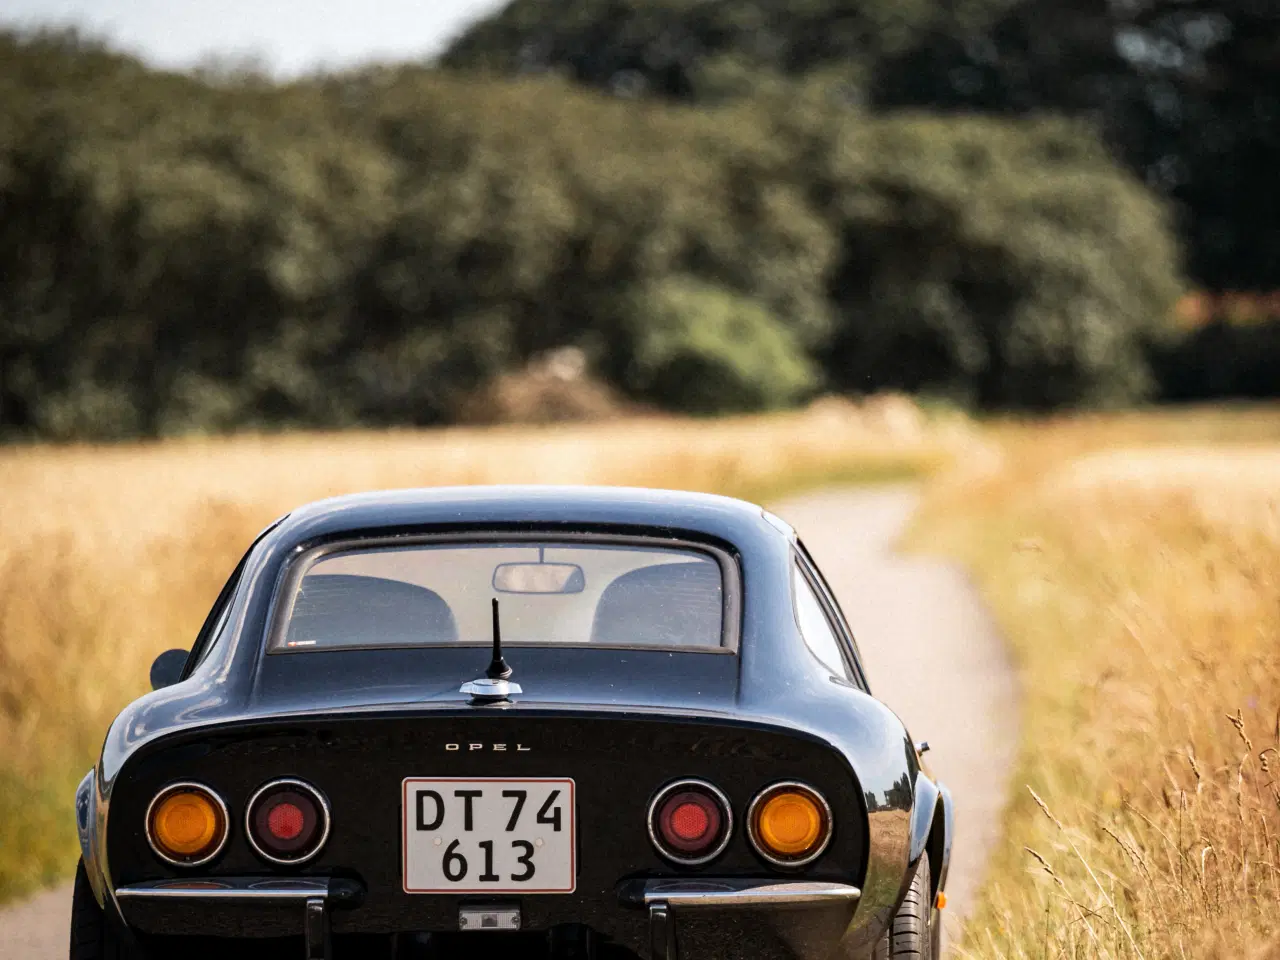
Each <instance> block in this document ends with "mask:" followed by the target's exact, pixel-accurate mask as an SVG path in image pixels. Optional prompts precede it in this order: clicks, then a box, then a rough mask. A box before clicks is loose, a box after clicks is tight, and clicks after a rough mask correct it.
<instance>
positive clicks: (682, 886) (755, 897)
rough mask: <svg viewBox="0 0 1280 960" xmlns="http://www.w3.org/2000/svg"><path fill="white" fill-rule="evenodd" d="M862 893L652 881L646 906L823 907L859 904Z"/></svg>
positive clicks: (809, 886) (841, 888) (831, 886)
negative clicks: (656, 904) (661, 904)
mask: <svg viewBox="0 0 1280 960" xmlns="http://www.w3.org/2000/svg"><path fill="white" fill-rule="evenodd" d="M861 897H862V891H861V890H859V889H858V888H857V887H854V886H850V885H849V884H847V883H827V882H819V881H804V880H798V881H792V882H785V881H784V882H781V883H776V882H773V881H763V882H759V883H757V884H756V885H754V886H753V885H751V881H746V882H744V881H740V880H738V881H725V882H720V881H715V880H650V881H649V882H648V883H646V884H645V887H644V902H645V904H646V905H649V904H654V903H666V904H668V905H669V906H670V907H671V909H673V910H686V909H691V908H692V909H699V908H703V909H711V908H716V909H724V908H726V907H766V908H767V907H821V906H826V905H831V904H840V903H849V904H853V903H857V902H858V900H859V899H860V898H861Z"/></svg>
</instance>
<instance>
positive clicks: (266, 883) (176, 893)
mask: <svg viewBox="0 0 1280 960" xmlns="http://www.w3.org/2000/svg"><path fill="white" fill-rule="evenodd" d="M363 892H364V891H363V890H362V888H361V887H360V885H359V884H357V883H354V882H352V881H350V880H333V879H327V878H322V877H318V878H316V879H314V880H310V879H305V878H300V879H296V880H272V879H263V878H262V877H219V878H218V879H217V880H153V881H150V882H148V883H138V884H133V885H132V886H127V887H117V888H116V899H117V900H120V901H125V902H127V901H130V900H153V901H154V900H197V901H200V902H202V903H209V902H214V903H295V904H297V905H298V906H299V907H300V908H301V910H302V930H303V935H304V937H305V939H306V960H329V957H330V954H331V952H332V948H331V946H330V937H329V910H330V908H331V907H338V906H354V905H355V904H357V903H359V902H360V897H361V896H362V894H363Z"/></svg>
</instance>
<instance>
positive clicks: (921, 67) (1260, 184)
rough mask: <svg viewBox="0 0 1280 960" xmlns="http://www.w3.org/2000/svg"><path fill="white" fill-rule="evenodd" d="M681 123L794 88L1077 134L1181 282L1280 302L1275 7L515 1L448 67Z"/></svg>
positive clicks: (1249, 3) (1133, 0)
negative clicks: (1172, 231)
mask: <svg viewBox="0 0 1280 960" xmlns="http://www.w3.org/2000/svg"><path fill="white" fill-rule="evenodd" d="M446 61H447V62H448V63H449V64H451V65H452V66H455V67H458V68H481V69H484V70H486V71H489V72H494V73H498V74H502V75H511V74H530V73H539V72H547V71H554V72H559V73H562V74H564V75H566V76H569V77H571V78H573V79H574V80H575V81H577V82H579V83H582V84H585V85H589V86H593V87H597V88H601V89H607V90H611V91H614V92H615V93H619V94H625V95H629V96H640V95H643V96H651V97H660V98H664V99H673V100H678V101H682V102H690V103H709V102H718V101H722V100H724V99H725V98H728V97H734V96H744V95H751V94H752V93H753V92H754V91H757V90H759V89H761V88H768V87H770V86H775V85H777V84H778V83H779V82H794V81H795V80H797V79H798V78H809V79H812V80H815V81H821V82H823V83H825V84H826V85H827V86H828V87H829V88H830V89H831V90H832V91H833V92H834V93H835V94H836V95H839V96H841V97H843V98H844V99H846V100H847V101H849V102H852V103H856V104H863V105H866V106H868V107H870V108H872V109H878V110H897V109H903V108H919V109H928V110H931V111H934V112H943V113H953V114H972V113H980V114H986V115H994V116H1006V117H1007V116H1027V115H1031V114H1035V113H1043V112H1053V113H1058V114H1063V115H1068V116H1077V117H1082V118H1087V119H1088V120H1089V121H1090V122H1091V123H1092V124H1094V125H1095V127H1096V128H1097V129H1098V131H1099V134H1100V136H1101V138H1102V140H1103V142H1104V143H1106V145H1107V147H1108V149H1109V150H1110V152H1111V154H1112V155H1113V156H1114V157H1115V158H1116V159H1117V160H1118V161H1119V162H1120V163H1122V164H1123V165H1124V166H1125V167H1126V168H1127V169H1129V170H1130V171H1132V172H1133V173H1134V175H1135V176H1137V177H1139V178H1140V179H1141V180H1143V182H1144V183H1146V184H1147V185H1148V186H1149V187H1150V188H1151V189H1153V190H1155V191H1157V192H1158V193H1160V194H1161V195H1162V196H1163V197H1165V198H1166V199H1167V200H1168V201H1169V202H1170V203H1171V205H1172V207H1173V209H1174V210H1175V212H1176V215H1177V228H1178V232H1179V234H1180V237H1181V239H1182V243H1183V246H1184V247H1185V250H1186V261H1187V267H1188V270H1189V273H1190V276H1191V278H1192V279H1193V280H1194V281H1195V282H1196V283H1198V284H1200V285H1203V286H1205V287H1207V288H1209V289H1254V290H1264V291H1271V290H1275V289H1280V231H1277V230H1276V229H1275V225H1276V223H1277V222H1278V221H1280V189H1278V188H1277V186H1276V183H1277V181H1276V176H1275V171H1276V170H1277V168H1280V4H1278V3H1274V2H1268V0H1123V2H1120V0H947V2H940V0H892V2H889V0H559V2H556V3H547V2H545V0H513V2H512V3H510V4H509V5H508V6H507V7H506V8H505V9H504V10H503V11H501V12H500V13H499V14H498V15H496V16H494V17H491V18H489V19H488V20H485V21H482V22H481V23H479V24H477V25H476V26H475V27H473V28H472V29H471V30H469V31H468V32H467V33H466V34H465V35H464V36H463V37H461V38H460V39H459V40H458V41H457V42H456V43H455V44H454V45H453V47H452V49H451V50H450V51H449V52H448V54H447V56H446Z"/></svg>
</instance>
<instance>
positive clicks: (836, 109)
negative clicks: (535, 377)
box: [0, 35, 1180, 438]
mask: <svg viewBox="0 0 1280 960" xmlns="http://www.w3.org/2000/svg"><path fill="white" fill-rule="evenodd" d="M1167 219H1168V218H1167V215H1166V211H1165V209H1164V207H1163V206H1162V205H1161V203H1160V202H1159V201H1158V199H1157V198H1156V197H1154V196H1153V195H1152V194H1151V193H1150V192H1149V191H1148V190H1147V189H1145V188H1144V186H1143V185H1142V184H1141V183H1140V182H1139V181H1138V180H1137V179H1136V178H1135V177H1134V176H1133V175H1131V174H1130V173H1127V172H1126V171H1124V170H1123V169H1121V168H1119V167H1117V166H1116V165H1115V163H1114V162H1113V161H1112V159H1111V157H1110V156H1109V154H1108V151H1107V148H1106V146H1105V145H1104V143H1103V142H1102V141H1101V140H1100V139H1099V138H1098V137H1097V136H1095V134H1094V133H1093V131H1092V129H1091V128H1090V127H1089V126H1087V125H1086V124H1084V123H1083V122H1081V121H1078V120H1072V119H1064V118H1054V117H1049V116H1027V117H1018V118H991V117H987V118H982V117H940V116H937V115H932V114H928V113H923V112H911V111H904V112H895V113H891V114H881V113H875V112H869V111H867V110H864V109H861V108H858V107H855V106H851V105H850V104H849V103H848V102H847V101H846V100H844V99H841V98H838V97H833V96H832V95H831V91H830V87H829V86H828V85H827V84H825V83H804V82H788V83H784V84H779V85H778V86H776V87H772V88H770V87H767V85H766V86H761V87H758V88H757V89H755V90H753V92H752V93H751V95H750V96H744V97H733V98H727V99H725V100H723V101H720V102H717V103H706V104H681V103H670V102H662V101H660V100H643V99H642V100H636V99H632V98H626V97H618V96H615V95H611V94H608V93H603V92H594V91H591V90H586V89H582V88H580V87H576V86H574V85H573V84H570V83H568V82H566V81H564V80H562V79H558V78H556V77H554V76H553V77H547V76H541V77H509V78H492V77H483V76H480V75H477V74H475V73H471V72H456V71H451V70H437V69H432V68H426V67H417V66H401V67H395V68H379V69H370V70H366V71H362V72H359V73H354V74H345V75H336V76H322V77H316V78H312V79H308V80H306V81H301V82H296V83H291V84H273V83H270V82H267V81H265V80H261V79H255V78H252V77H240V78H236V77H222V78H217V77H214V78H210V77H204V78H201V77H199V76H194V75H180V74H172V73H164V72H158V71H153V70H148V69H146V68H145V67H143V66H142V65H141V64H139V63H138V62H136V61H134V60H132V59H130V58H128V57H124V56H120V55H118V54H114V53H112V52H110V51H109V50H105V49H103V48H101V47H99V46H97V45H95V44H93V43H89V42H86V41H84V40H81V39H79V38H77V37H75V36H68V35H58V36H49V35H45V36H38V37H19V36H15V35H0V431H2V432H3V433H4V434H6V435H9V436H41V437H55V438H76V437H116V436H137V435H163V434H169V433H175V432H183V431H189V430H224V429H235V428H241V427H263V426H289V425H316V426H344V425H355V424H430V423H442V422H449V421H450V420H451V419H453V418H454V417H455V416H456V415H457V412H458V410H459V409H460V408H461V406H462V405H463V404H465V402H466V401H467V398H468V397H470V396H472V395H473V394H474V392H475V391H476V390H477V389H479V388H481V387H482V386H483V385H484V384H485V383H487V382H488V381H489V380H490V379H491V378H493V377H495V376H497V375H498V374H500V373H502V372H504V371H509V370H513V369H516V368H519V367H520V366H522V365H523V364H525V363H527V362H528V361H529V360H530V359H531V358H533V357H536V356H538V355H539V354H541V353H543V352H544V351H546V350H549V349H553V348H558V347H562V346H575V347H578V348H580V349H581V350H583V351H584V352H585V354H586V355H587V357H588V358H589V360H590V363H591V367H592V369H593V370H594V371H595V372H596V373H597V374H598V375H599V376H600V377H602V378H603V379H605V380H606V381H607V382H609V383H610V384H612V385H613V386H614V387H615V388H616V389H618V390H619V391H620V392H622V393H623V394H625V395H627V396H630V397H634V398H636V399H639V400H641V401H644V402H646V403H650V404H654V405H656V406H659V407H662V408H666V409H673V410H683V411H692V412H699V413H712V412H719V411H730V410H751V409H762V408H769V407H774V406H780V405H785V404H788V403H794V402H797V401H800V400H803V399H804V398H805V397H806V396H809V395H812V394H814V393H816V392H818V391H824V390H847V391H859V392H860V391H870V390H875V389H883V388H903V389H909V390H923V391H929V392H933V393H938V394H945V395H947V396H951V397H954V398H956V399H958V400H961V401H965V402H972V403H975V404H979V405H982V406H985V407H991V408H1030V409H1045V408H1051V407H1057V406H1062V405H1071V404H1105V403H1124V402H1131V401H1133V400H1136V399H1139V398H1142V397H1144V396H1148V395H1149V394H1150V391H1151V390H1152V388H1153V383H1152V378H1151V370H1150V366H1149V363H1148V358H1147V355H1146V353H1145V350H1144V347H1145V344H1146V342H1147V340H1148V339H1149V338H1151V337H1153V336H1158V335H1159V330H1160V327H1161V326H1162V323H1163V320H1164V318H1165V317H1166V316H1167V315H1168V312H1169V307H1170V305H1171V303H1172V301H1173V300H1174V298H1175V297H1176V296H1177V294H1178V293H1179V291H1180V282H1179V278H1178V272H1177V262H1178V261H1177V249H1176V241H1175V238H1174V236H1173V234H1172V232H1171V230H1170V226H1169V223H1168V222H1167Z"/></svg>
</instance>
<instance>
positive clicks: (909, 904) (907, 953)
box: [875, 857, 942, 960]
mask: <svg viewBox="0 0 1280 960" xmlns="http://www.w3.org/2000/svg"><path fill="white" fill-rule="evenodd" d="M937 913H938V911H937V910H935V909H934V908H933V893H932V888H931V886H930V882H929V858H928V857H921V858H920V865H919V866H918V867H916V875H915V877H914V879H912V881H911V889H909V890H908V891H907V895H906V897H905V898H904V899H903V901H902V906H900V907H899V908H898V912H897V913H896V914H894V917H893V922H892V923H890V924H889V929H888V930H887V931H885V935H884V939H883V940H881V941H880V942H879V943H878V944H876V952H875V960H936V958H937V957H938V955H939V952H940V950H941V947H942V943H941V938H940V937H939V936H938V933H939V931H938V929H937V927H936V925H935V924H934V922H933V920H934V917H935V916H936V915H937Z"/></svg>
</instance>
